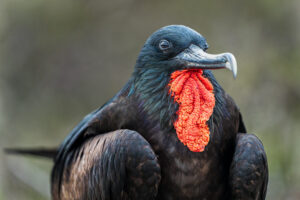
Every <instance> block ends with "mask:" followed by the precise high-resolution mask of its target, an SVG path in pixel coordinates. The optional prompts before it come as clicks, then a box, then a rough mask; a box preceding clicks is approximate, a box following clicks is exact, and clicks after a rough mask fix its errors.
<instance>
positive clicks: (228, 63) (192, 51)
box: [175, 44, 237, 78]
mask: <svg viewBox="0 0 300 200" xmlns="http://www.w3.org/2000/svg"><path fill="white" fill-rule="evenodd" d="M175 59H178V60H181V61H182V62H184V66H185V67H186V68H195V69H199V68H200V69H223V68H227V69H229V70H230V71H232V74H233V77H234V78H236V76H237V63H236V60H235V57H234V55H233V54H232V53H221V54H208V53H206V52H205V51H203V50H202V49H201V48H200V47H198V46H196V45H194V44H191V45H190V46H189V47H188V48H186V49H185V50H184V51H182V52H181V53H179V54H178V55H177V56H176V57H175Z"/></svg>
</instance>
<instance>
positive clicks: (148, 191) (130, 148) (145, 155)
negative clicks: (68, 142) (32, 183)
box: [52, 129, 161, 200]
mask: <svg viewBox="0 0 300 200" xmlns="http://www.w3.org/2000/svg"><path fill="white" fill-rule="evenodd" d="M66 163H67V165H68V168H65V169H63V172H62V174H63V176H62V177H61V180H59V179H57V178H54V179H52V196H53V199H145V200H146V199H154V197H155V196H156V194H157V191H158V184H159V182H160V178H161V175H160V166H159V164H158V160H157V158H156V155H155V153H154V151H153V149H152V148H151V146H150V144H149V143H148V142H147V141H146V140H145V139H144V138H143V137H142V136H141V135H140V134H139V133H137V132H135V131H131V130H126V129H121V130H117V131H113V132H108V133H105V134H99V135H95V136H94V137H90V138H87V139H86V140H85V141H84V143H83V144H82V145H81V146H80V147H79V148H77V149H73V150H71V151H70V152H69V154H68V155H67V157H66V160H64V161H63V162H62V163H59V165H65V164H66ZM57 164H58V163H56V165H55V167H54V171H56V170H59V169H58V168H57Z"/></svg>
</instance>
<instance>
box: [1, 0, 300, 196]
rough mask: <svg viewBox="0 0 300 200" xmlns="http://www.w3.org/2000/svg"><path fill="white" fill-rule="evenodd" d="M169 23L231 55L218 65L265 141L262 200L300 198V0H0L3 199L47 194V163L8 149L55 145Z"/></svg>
mask: <svg viewBox="0 0 300 200" xmlns="http://www.w3.org/2000/svg"><path fill="white" fill-rule="evenodd" d="M169 24H184V25H187V26H190V27H192V28H194V29H196V30H197V31H199V32H200V33H201V34H202V35H204V36H205V37H206V38H207V41H208V43H209V44H210V49H209V50H208V52H210V53H220V52H226V51H229V52H232V53H233V54H234V55H235V56H236V58H237V61H238V77H237V79H236V80H233V79H232V75H231V73H230V72H228V71H225V70H221V71H215V75H216V77H217V79H218V80H219V82H220V84H221V85H222V86H223V88H224V89H225V90H226V91H227V92H228V93H229V94H230V95H231V96H232V97H233V98H234V99H235V101H236V103H237V104H238V105H239V107H240V109H241V112H242V114H243V117H244V121H245V123H246V125H247V128H248V131H249V132H251V133H255V134H256V135H258V136H259V138H260V139H261V140H262V141H263V143H264V146H265V150H266V152H267V156H268V162H269V170H270V180H269V188H268V195H267V199H275V200H276V199H278V200H281V199H290V200H291V199H300V156H299V153H300V146H299V141H300V140H299V139H300V134H299V130H300V123H299V122H300V89H299V87H300V66H299V65H300V45H299V44H300V1H298V0H287V1H281V0H252V1H238V0H231V1H226V2H225V1H197V0H192V1H179V0H177V1H168V0H167V1H158V0H152V1H138V0H111V1H107V0H103V1H94V0H87V1H83V0H76V1H74V0H64V1H60V0H52V1H42V0H30V1H22V0H0V137H1V138H0V149H1V152H0V199H49V198H50V193H49V188H50V186H49V179H50V178H49V175H50V170H51V167H52V162H51V161H49V160H47V159H36V158H30V157H25V158H23V157H15V156H7V155H5V154H4V153H3V151H2V149H3V148H4V147H40V146H45V147H53V146H57V145H58V144H60V143H61V141H62V140H63V139H64V138H65V136H66V135H67V134H68V132H69V131H70V130H71V129H72V128H73V127H74V126H75V125H76V123H77V122H79V121H80V120H81V118H82V117H83V116H84V115H85V114H87V113H88V112H90V111H92V110H93V109H95V108H97V107H98V106H100V105H102V104H103V103H105V101H107V100H108V99H109V98H111V97H112V96H113V95H114V94H115V93H116V92H117V91H118V90H119V89H120V88H121V87H122V86H123V85H124V84H125V82H126V81H127V80H128V78H129V77H130V75H131V73H132V71H133V66H134V64H135V60H136V57H137V55H138V52H139V50H140V49H141V47H142V45H143V43H144V41H145V40H146V39H147V37H148V36H149V35H150V34H151V33H152V32H153V31H155V30H156V29H158V28H160V27H162V26H165V25H169Z"/></svg>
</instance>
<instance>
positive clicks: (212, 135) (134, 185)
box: [29, 25, 268, 200]
mask: <svg viewBox="0 0 300 200" xmlns="http://www.w3.org/2000/svg"><path fill="white" fill-rule="evenodd" d="M207 49H208V44H207V42H206V39H205V38H204V37H203V36H202V35H201V34H199V33H198V32H196V31H195V30H193V29H191V28H189V27H186V26H183V25H170V26H166V27H163V28H160V29H159V30H157V31H156V32H154V33H153V34H152V35H151V36H150V37H149V38H148V39H147V40H146V42H145V44H144V46H143V47H142V49H141V51H140V54H139V56H138V58H137V61H136V64H135V67H134V72H133V73H132V76H131V77H130V79H129V81H128V82H127V84H126V85H125V86H124V87H123V88H122V89H121V90H120V91H119V92H118V93H117V94H116V95H115V96H114V97H113V98H112V99H111V100H110V101H108V102H107V103H105V104H104V105H103V106H102V107H100V108H99V109H97V110H95V111H94V112H92V113H90V114H89V115H87V116H86V117H85V118H84V119H83V120H82V121H81V122H80V123H79V124H78V125H77V126H76V127H75V128H74V129H73V130H72V131H71V133H70V134H69V135H68V136H67V137H66V139H65V140H64V141H63V143H62V144H61V146H60V147H59V149H58V150H57V151H54V153H47V152H46V153H45V152H42V153H41V154H40V155H46V156H49V155H50V156H51V157H52V156H53V157H54V162H55V164H54V167H53V170H52V179H51V183H52V198H53V199H101V200H104V199H105V200H106V199H143V200H144V199H145V200H146V199H163V200H167V199H181V200H182V199H244V200H245V199H246V200H247V199H265V196H266V190H267V183H268V165H267V158H266V154H265V151H264V147H263V145H262V143H261V141H260V140H259V139H258V138H257V137H256V136H255V135H253V134H248V133H247V131H246V128H245V125H244V123H243V120H242V115H241V113H240V111H239V109H238V107H237V106H236V104H235V102H234V101H233V99H232V98H231V97H230V96H229V95H228V94H226V93H225V91H224V90H223V89H222V87H221V86H220V85H219V84H218V82H217V80H216V79H215V77H214V76H213V74H212V70H218V69H229V70H231V71H232V73H233V76H234V77H236V75H237V64H236V59H235V57H234V56H233V54H231V53H222V54H217V55H214V54H209V53H207V52H206V50H207ZM29 153H32V152H30V151H29Z"/></svg>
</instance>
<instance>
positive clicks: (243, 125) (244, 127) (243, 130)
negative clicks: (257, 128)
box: [238, 112, 247, 133]
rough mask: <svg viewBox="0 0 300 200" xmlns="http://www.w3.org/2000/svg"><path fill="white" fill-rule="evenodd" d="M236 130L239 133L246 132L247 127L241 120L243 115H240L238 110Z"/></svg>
mask: <svg viewBox="0 0 300 200" xmlns="http://www.w3.org/2000/svg"><path fill="white" fill-rule="evenodd" d="M238 132H239V133H247V129H246V126H245V123H244V121H243V117H242V114H241V112H239V129H238Z"/></svg>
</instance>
